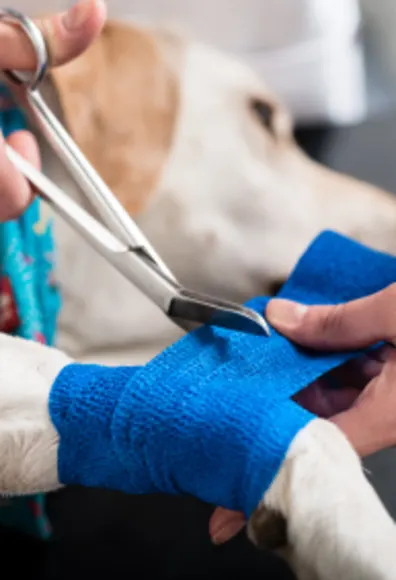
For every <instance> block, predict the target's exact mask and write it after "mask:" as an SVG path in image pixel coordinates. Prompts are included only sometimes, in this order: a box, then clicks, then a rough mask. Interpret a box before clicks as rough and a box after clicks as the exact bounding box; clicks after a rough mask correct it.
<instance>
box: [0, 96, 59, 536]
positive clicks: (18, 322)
mask: <svg viewBox="0 0 396 580" xmlns="http://www.w3.org/2000/svg"><path fill="white" fill-rule="evenodd" d="M6 99H7V96H6V93H5V92H4V90H3V89H0V101H1V100H2V103H3V105H4V103H5V102H8V101H7V100H6ZM0 108H2V107H1V103H0ZM0 126H1V129H2V131H3V134H4V136H5V137H7V136H9V135H10V134H11V133H13V132H14V131H18V130H24V129H26V127H27V124H26V122H25V119H24V116H23V114H22V113H21V111H20V110H18V109H17V108H15V107H13V106H12V105H11V106H8V107H5V108H4V107H3V110H1V111H0ZM0 196H1V190H0ZM43 209H45V208H44V207H43V205H42V202H41V200H40V199H35V200H34V202H33V203H32V204H31V205H30V206H29V208H28V209H27V210H26V211H25V213H24V214H23V215H22V216H21V217H20V218H19V219H17V220H13V221H9V222H6V223H0V267H1V276H0V281H1V286H0V305H1V306H2V310H1V318H0V322H1V323H2V324H1V329H2V331H3V332H4V331H6V332H9V333H11V334H14V335H17V336H21V337H23V338H26V339H31V340H35V341H39V342H42V343H46V344H52V343H53V341H54V336H55V329H56V320H57V314H58V311H59V308H60V295H59V292H58V289H57V287H56V283H55V278H54V244H53V238H52V224H51V220H50V219H49V217H48V216H47V215H46V213H45V211H43ZM0 505H1V508H0V525H6V526H12V527H14V528H18V529H19V530H21V531H23V532H26V533H29V534H33V535H35V536H39V537H41V538H47V537H48V536H49V535H50V526H49V522H48V520H47V517H46V513H45V497H44V496H43V495H34V496H28V497H18V498H15V499H11V500H7V502H6V503H5V505H4V506H3V503H2V502H1V504H0Z"/></svg>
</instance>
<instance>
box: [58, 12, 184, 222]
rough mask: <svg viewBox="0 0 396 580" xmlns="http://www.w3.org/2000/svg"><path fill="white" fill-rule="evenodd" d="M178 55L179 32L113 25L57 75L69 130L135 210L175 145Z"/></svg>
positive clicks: (145, 200)
mask: <svg viewBox="0 0 396 580" xmlns="http://www.w3.org/2000/svg"><path fill="white" fill-rule="evenodd" d="M179 55H180V57H181V56H182V42H181V41H179V39H177V38H176V37H175V38H174V39H172V36H171V35H166V34H160V33H159V32H158V33H155V32H153V33H150V31H149V30H145V29H143V28H142V29H140V28H136V27H134V26H129V25H123V24H120V23H117V22H108V23H107V24H106V26H105V28H104V30H103V33H102V34H101V36H100V37H99V39H98V40H97V41H96V42H94V44H93V45H92V46H91V47H90V48H89V49H88V50H87V51H86V52H85V53H84V54H83V55H81V56H80V57H78V58H77V59H76V60H74V61H73V62H71V63H68V64H67V65H65V66H62V67H60V68H58V69H54V70H53V72H52V80H53V84H54V86H55V89H56V92H57V95H58V99H59V102H60V106H61V110H62V114H63V121H64V122H65V124H66V126H67V128H68V130H69V132H70V133H71V135H72V137H73V138H74V139H75V141H76V142H77V144H78V145H79V147H80V148H81V149H82V151H83V152H84V154H85V155H86V156H87V158H88V159H89V161H90V162H91V163H92V164H93V166H94V167H95V169H96V170H97V171H98V172H99V173H100V175H101V176H102V178H103V179H104V181H105V182H106V184H107V185H108V186H109V187H110V189H112V191H113V192H114V193H115V194H116V195H117V197H118V199H119V200H120V201H121V203H122V204H123V205H124V207H125V208H126V209H127V210H128V211H129V212H130V213H131V214H137V213H139V212H140V211H141V210H142V209H144V207H145V206H146V204H147V203H148V201H149V199H150V195H151V194H152V192H153V191H154V189H155V187H156V184H157V181H158V179H159V177H160V174H161V171H162V169H163V166H164V163H165V161H166V159H167V156H168V154H169V151H170V148H171V145H172V138H173V133H174V128H175V123H176V118H177V115H178V109H179V70H180V67H181V60H178V56H179Z"/></svg>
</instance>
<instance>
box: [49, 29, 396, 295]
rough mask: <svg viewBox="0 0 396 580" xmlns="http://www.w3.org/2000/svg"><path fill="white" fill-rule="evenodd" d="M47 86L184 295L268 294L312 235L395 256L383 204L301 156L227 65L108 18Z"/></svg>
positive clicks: (243, 71)
mask: <svg viewBox="0 0 396 580" xmlns="http://www.w3.org/2000/svg"><path fill="white" fill-rule="evenodd" d="M53 80H54V84H55V87H56V89H57V93H58V96H59V100H60V103H61V108H62V114H63V116H64V119H65V121H66V123H67V125H68V128H69V130H70V132H71V133H72V135H73V137H74V138H75V139H76V141H77V143H78V144H79V145H80V147H81V148H82V150H83V151H84V152H85V154H86V155H87V156H88V158H89V159H90V160H91V162H92V163H93V165H94V166H95V167H96V169H97V170H98V171H99V173H100V174H101V175H102V177H103V178H104V180H105V181H106V182H107V184H108V185H109V186H110V188H111V189H112V190H113V191H114V192H115V193H116V195H117V196H118V198H119V199H120V200H121V201H122V203H123V204H124V206H125V207H126V208H127V209H128V210H129V211H130V213H131V214H132V215H133V216H134V218H135V220H136V221H137V222H138V223H139V225H140V226H141V227H142V229H143V230H144V231H145V233H146V235H147V236H148V237H149V239H150V240H151V241H152V243H153V244H154V245H155V246H156V248H157V250H158V251H159V252H160V254H161V255H162V257H163V258H164V259H165V260H166V261H167V263H168V264H169V266H170V267H171V269H172V270H173V271H174V272H175V274H176V275H177V276H178V277H179V278H180V280H181V281H182V282H183V283H184V284H186V285H187V286H189V287H192V288H194V289H196V290H201V291H205V292H209V293H212V294H215V295H218V296H222V297H226V298H231V299H234V300H244V299H245V298H247V297H249V296H251V295H256V294H260V293H263V292H268V291H271V289H272V288H273V286H274V285H276V284H277V283H278V282H281V281H282V280H283V279H285V278H286V277H287V275H288V273H289V272H290V269H291V268H292V266H293V265H294V263H295V261H296V259H297V258H298V256H299V255H300V254H301V252H302V251H303V250H304V248H305V247H306V245H307V244H308V243H309V242H310V241H311V239H312V238H313V237H314V236H315V235H316V234H317V233H318V232H319V231H320V230H323V229H325V228H332V229H336V230H338V231H340V232H342V233H345V234H347V235H350V236H352V237H355V238H357V239H358V240H361V241H363V242H365V243H367V244H371V245H373V246H375V247H377V248H379V249H383V250H389V251H393V250H394V248H395V247H396V240H395V241H394V238H395V237H396V236H395V234H394V231H395V226H396V202H394V201H393V198H392V197H391V196H390V195H387V194H385V193H383V192H381V191H379V190H377V189H376V188H374V187H371V186H369V185H367V184H363V183H360V182H357V181H355V180H353V179H350V178H347V177H345V176H341V175H338V174H335V173H333V172H331V171H329V170H327V169H326V168H324V167H321V166H319V165H317V164H316V163H314V162H312V161H311V160H310V159H308V157H306V156H305V155H304V154H303V153H302V151H301V150H300V149H299V148H298V146H297V144H296V143H295V141H294V139H293V132H292V123H291V119H290V117H289V114H288V112H287V110H286V109H285V108H284V107H283V106H282V104H280V103H279V102H278V101H277V99H276V98H275V97H274V96H273V95H272V94H271V93H270V92H269V91H268V89H267V88H266V86H265V85H264V83H263V82H262V80H261V79H260V78H259V77H258V75H256V74H255V73H254V72H253V71H252V70H251V69H250V68H249V67H247V66H245V65H244V64H243V63H241V62H239V61H238V60H236V59H234V58H231V57H229V56H225V55H223V54H221V53H219V52H217V51H216V50H213V49H211V48H209V47H207V46H203V45H201V44H199V43H197V42H193V41H190V40H187V39H185V38H183V37H181V36H178V35H177V34H175V33H172V32H167V31H164V30H162V29H161V30H159V29H145V28H138V27H134V26H128V25H120V24H118V23H114V22H113V23H108V24H107V26H106V28H105V30H104V32H103V34H102V36H101V37H100V39H99V40H98V41H97V42H96V43H95V44H94V45H93V46H92V47H91V48H90V49H89V50H88V51H87V52H86V53H85V54H84V55H83V56H81V57H80V58H78V59H77V60H75V61H74V62H73V63H71V64H68V65H66V66H64V67H62V68H60V69H58V70H57V71H55V72H54V74H53Z"/></svg>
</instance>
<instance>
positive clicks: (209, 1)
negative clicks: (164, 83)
mask: <svg viewBox="0 0 396 580" xmlns="http://www.w3.org/2000/svg"><path fill="white" fill-rule="evenodd" d="M107 3H108V8H109V14H110V16H111V17H113V18H119V19H123V20H134V19H138V20H139V19H143V20H154V21H156V22H158V21H160V22H161V21H164V22H169V23H173V24H174V23H176V24H178V23H181V24H182V26H184V27H185V28H187V29H188V30H190V31H191V32H192V34H193V35H194V36H195V37H197V38H199V39H200V40H203V41H206V42H209V43H211V44H213V45H216V46H218V47H219V48H222V49H224V50H228V51H230V52H235V53H237V54H238V55H240V56H241V57H242V58H245V59H247V60H248V61H249V62H250V63H251V64H252V66H254V67H255V68H256V70H257V71H258V72H259V73H260V74H262V76H263V78H264V79H265V81H266V83H267V84H268V85H269V87H270V88H272V89H273V90H274V91H275V92H276V93H277V94H278V95H279V96H280V97H281V98H282V99H283V100H284V102H285V103H286V104H287V105H288V106H289V107H290V108H291V110H292V112H293V113H294V116H295V118H296V119H297V120H298V121H300V122H316V121H327V122H330V123H339V124H343V123H350V122H355V121H358V120H360V119H361V118H362V117H363V116H364V115H365V113H366V91H365V79H364V66H363V61H362V53H361V49H360V46H359V44H358V42H357V33H358V28H359V24H360V13H359V7H358V0H199V1H193V0H108V2H107ZM72 4H73V2H72V1H71V0H42V1H41V2H38V1H37V0H13V7H15V8H17V9H19V10H22V11H24V12H25V13H26V14H28V15H36V14H38V13H46V12H54V11H56V10H62V9H64V8H66V7H68V6H71V5H72Z"/></svg>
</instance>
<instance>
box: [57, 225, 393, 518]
mask: <svg viewBox="0 0 396 580" xmlns="http://www.w3.org/2000/svg"><path fill="white" fill-rule="evenodd" d="M393 281H396V259H394V258H392V257H390V256H388V255H385V254H381V253H378V252H375V251H372V250H370V249H368V248H365V247H363V246H361V245H360V244H357V243H355V242H353V241H350V240H348V239H346V238H344V237H341V236H339V235H337V234H334V233H332V232H326V233H324V234H322V235H321V236H319V237H318V238H317V239H316V240H315V241H314V243H313V244H312V245H311V246H310V248H309V249H308V250H307V252H306V253H305V255H304V256H303V257H302V258H301V260H300V261H299V263H298V264H297V266H296V269H295V271H294V272H293V274H292V275H291V277H290V279H289V280H288V282H287V283H286V284H285V286H284V287H283V289H282V291H281V293H280V296H281V297H284V298H289V299H293V300H298V301H301V302H303V303H306V304H313V303H315V304H325V303H331V304H336V303H339V302H343V301H346V300H352V299H355V298H359V297H362V296H365V295H368V294H371V293H373V292H375V291H378V290H380V289H382V288H384V287H385V286H387V285H389V284H390V283H392V282H393ZM267 301H268V299H267V298H259V299H255V300H253V301H251V302H250V306H251V307H253V308H255V309H256V310H257V311H259V312H263V310H264V308H265V306H266V303H267ZM357 354H358V353H356V352H355V353H351V352H348V353H345V352H341V353H340V352H339V353H313V352H311V351H308V350H306V349H302V348H298V347H296V346H295V345H293V344H292V343H291V342H289V341H288V340H287V339H285V338H283V337H282V336H280V335H279V334H277V333H276V332H275V331H273V332H272V335H271V337H270V338H265V337H264V336H263V337H260V336H253V335H247V334H243V333H238V332H232V331H228V330H224V329H215V328H210V327H204V328H201V329H199V330H197V331H195V332H193V333H191V334H189V335H187V336H186V337H184V338H183V339H181V340H180V341H178V342H177V343H176V344H174V345H172V346H171V347H169V348H168V349H166V350H165V351H164V352H163V353H161V354H160V355H158V356H157V357H156V358H155V359H153V360H152V361H151V362H149V363H148V364H147V365H145V366H144V367H141V368H125V367H124V368H115V369H114V368H106V367H98V366H86V365H78V364H74V365H70V366H68V367H66V368H65V369H64V370H63V371H62V372H61V374H60V375H59V377H58V378H57V380H56V381H55V384H54V386H53V388H52V392H51V397H50V413H51V417H52V420H53V422H54V425H55V427H56V428H57V430H58V432H59V434H60V446H59V476H60V479H61V481H62V482H64V483H75V484H83V485H89V486H99V487H110V488H115V489H119V490H122V491H125V492H128V493H133V494H143V493H154V492H162V493H170V494H177V493H183V494H191V495H194V496H197V497H198V498H200V499H202V500H203V501H206V502H209V503H213V504H217V505H221V506H224V507H227V508H230V509H235V510H242V511H243V512H244V513H245V515H246V516H250V514H251V513H252V511H253V510H254V509H255V507H256V506H257V504H258V503H259V501H260V499H261V498H262V496H263V494H264V493H265V491H266V490H267V489H268V487H269V486H270V484H271V482H272V480H273V479H274V477H275V476H276V473H277V471H278V470H279V467H280V465H281V463H282V461H283V459H284V457H285V455H286V453H287V450H288V448H289V446H290V443H291V441H292V440H293V438H294V437H295V436H296V434H297V433H298V431H299V430H301V429H302V428H303V427H304V426H306V425H307V423H308V422H309V421H310V420H312V419H313V418H314V416H313V415H311V414H310V413H308V412H307V411H305V410H303V409H302V408H300V407H299V406H298V405H297V404H296V403H294V402H293V401H292V400H291V397H292V396H293V395H295V394H296V393H297V392H298V391H300V390H301V389H303V388H304V387H305V386H307V385H308V384H310V383H311V382H312V381H314V380H315V379H317V378H318V377H320V376H321V375H323V374H324V373H326V372H328V371H329V370H331V369H332V368H335V367H336V366H338V365H340V364H342V363H343V362H345V361H347V360H348V359H350V358H352V357H353V356H356V355H357Z"/></svg>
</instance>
